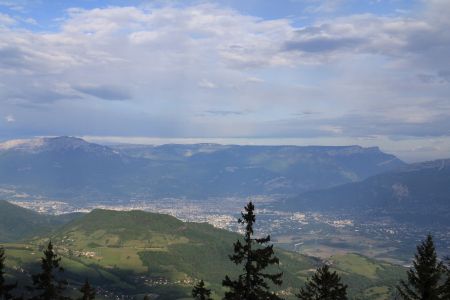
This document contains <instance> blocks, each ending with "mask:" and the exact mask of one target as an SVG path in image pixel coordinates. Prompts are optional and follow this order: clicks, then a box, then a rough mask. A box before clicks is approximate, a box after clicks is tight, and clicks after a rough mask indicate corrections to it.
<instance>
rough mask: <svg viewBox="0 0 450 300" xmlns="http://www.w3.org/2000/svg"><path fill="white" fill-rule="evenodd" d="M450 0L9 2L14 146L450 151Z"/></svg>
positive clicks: (2, 102)
mask: <svg viewBox="0 0 450 300" xmlns="http://www.w3.org/2000/svg"><path fill="white" fill-rule="evenodd" d="M449 14H450V2H449V1H446V0H427V1H425V0H418V1H402V0H378V1H377V0H373V1H372V0H368V1H359V0H358V1H357V0H328V1H323V0H277V1H257V0H247V1H242V0H241V1H238V0H223V1H95V0H83V1H56V0H55V1H43V0H30V1H20V0H17V1H9V0H0V140H6V139H11V138H26V137H32V136H47V135H52V136H53V135H75V136H82V137H86V138H88V139H91V140H96V141H132V142H136V141H139V142H146V143H156V142H157V143H164V142H198V141H217V142H223V143H250V144H299V145H308V144H319V145H321V144H322V145H346V144H360V145H363V146H374V145H377V146H380V147H381V148H382V149H383V150H385V151H388V152H391V153H395V154H397V155H399V156H400V157H401V158H403V159H405V160H408V161H418V160H425V159H435V158H441V157H448V156H449V155H448V153H450V152H449V150H450V137H449V136H450V100H449V95H450V57H449V56H450V55H449V53H450V34H449V33H448V28H449V25H450V19H449V18H448V15H449Z"/></svg>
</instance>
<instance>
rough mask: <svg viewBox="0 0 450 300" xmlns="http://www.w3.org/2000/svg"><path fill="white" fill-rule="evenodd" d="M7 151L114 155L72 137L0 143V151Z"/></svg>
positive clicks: (104, 147) (108, 150) (106, 149)
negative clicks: (71, 151) (81, 152)
mask: <svg viewBox="0 0 450 300" xmlns="http://www.w3.org/2000/svg"><path fill="white" fill-rule="evenodd" d="M8 150H17V151H24V152H30V153H38V152H44V151H68V150H81V151H84V152H111V153H116V152H115V151H114V150H112V149H110V148H109V147H106V146H102V145H98V144H93V143H89V142H87V141H85V140H83V139H81V138H77V137H73V136H58V137H39V138H32V139H20V140H10V141H6V142H3V143H0V151H8Z"/></svg>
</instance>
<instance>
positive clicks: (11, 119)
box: [5, 115, 16, 123]
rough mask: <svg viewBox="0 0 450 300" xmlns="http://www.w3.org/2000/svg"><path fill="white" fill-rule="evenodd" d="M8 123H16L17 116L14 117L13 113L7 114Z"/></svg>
mask: <svg viewBox="0 0 450 300" xmlns="http://www.w3.org/2000/svg"><path fill="white" fill-rule="evenodd" d="M5 121H6V123H14V122H15V121H16V118H14V116H13V115H7V116H5Z"/></svg>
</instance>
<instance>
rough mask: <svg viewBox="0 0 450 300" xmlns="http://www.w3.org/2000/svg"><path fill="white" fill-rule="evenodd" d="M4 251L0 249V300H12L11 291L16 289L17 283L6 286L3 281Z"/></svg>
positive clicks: (4, 280)
mask: <svg viewBox="0 0 450 300" xmlns="http://www.w3.org/2000/svg"><path fill="white" fill-rule="evenodd" d="M5 259H6V256H5V249H4V248H3V247H0V299H1V300H7V299H13V298H14V297H13V296H12V295H11V291H12V290H13V289H15V288H16V287H17V283H15V284H6V279H5V271H4V269H5Z"/></svg>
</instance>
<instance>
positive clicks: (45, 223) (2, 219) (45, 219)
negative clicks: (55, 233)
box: [0, 200, 81, 242]
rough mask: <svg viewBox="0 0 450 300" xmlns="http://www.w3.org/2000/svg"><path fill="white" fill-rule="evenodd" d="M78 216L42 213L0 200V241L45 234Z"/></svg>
mask: <svg viewBox="0 0 450 300" xmlns="http://www.w3.org/2000/svg"><path fill="white" fill-rule="evenodd" d="M79 216H81V215H79V214H69V215H61V216H48V215H42V214H39V213H37V212H34V211H31V210H28V209H25V208H22V207H20V206H17V205H14V204H11V203H9V202H7V201H3V200H0V242H10V241H17V240H23V239H29V238H31V237H34V236H38V235H45V234H48V233H49V232H50V231H51V230H52V228H55V227H57V226H60V225H62V224H64V223H68V222H70V221H71V220H73V219H75V218H77V217H79Z"/></svg>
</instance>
